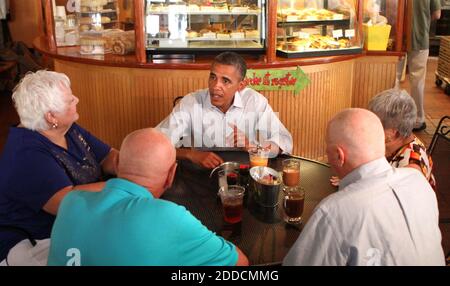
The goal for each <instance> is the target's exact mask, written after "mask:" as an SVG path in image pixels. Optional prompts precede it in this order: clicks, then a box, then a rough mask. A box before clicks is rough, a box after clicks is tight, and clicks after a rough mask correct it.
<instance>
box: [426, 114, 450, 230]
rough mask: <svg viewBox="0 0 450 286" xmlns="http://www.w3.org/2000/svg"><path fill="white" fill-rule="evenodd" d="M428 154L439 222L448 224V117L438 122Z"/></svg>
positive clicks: (449, 205) (449, 140) (449, 157)
mask: <svg viewBox="0 0 450 286" xmlns="http://www.w3.org/2000/svg"><path fill="white" fill-rule="evenodd" d="M428 152H429V153H430V155H431V157H432V159H433V174H434V177H435V179H436V195H437V197H438V201H439V205H440V209H439V212H440V220H441V221H442V220H446V221H447V220H448V222H450V116H444V117H442V118H441V120H440V121H439V124H438V126H437V128H436V131H435V132H434V135H433V139H432V140H431V144H430V147H429V148H428Z"/></svg>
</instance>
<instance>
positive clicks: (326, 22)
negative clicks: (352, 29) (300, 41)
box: [277, 18, 350, 27]
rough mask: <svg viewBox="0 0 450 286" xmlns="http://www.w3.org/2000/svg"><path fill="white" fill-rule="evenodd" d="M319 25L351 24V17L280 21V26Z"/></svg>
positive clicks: (278, 24)
mask: <svg viewBox="0 0 450 286" xmlns="http://www.w3.org/2000/svg"><path fill="white" fill-rule="evenodd" d="M319 25H328V26H332V25H335V26H337V25H342V26H349V25H350V19H348V18H347V19H341V20H299V21H287V22H278V23H277V26H278V27H293V26H295V27H298V26H319Z"/></svg>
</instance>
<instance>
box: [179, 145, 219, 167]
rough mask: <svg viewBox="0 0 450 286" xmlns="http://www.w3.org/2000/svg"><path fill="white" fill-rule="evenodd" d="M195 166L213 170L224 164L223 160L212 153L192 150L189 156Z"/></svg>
mask: <svg viewBox="0 0 450 286" xmlns="http://www.w3.org/2000/svg"><path fill="white" fill-rule="evenodd" d="M187 158H188V159H189V160H191V161H192V162H193V163H194V164H197V165H200V166H202V167H203V168H207V169H213V168H215V167H217V166H219V165H220V164H222V163H223V160H222V158H220V157H219V156H218V155H217V154H215V153H212V152H201V151H197V150H191V151H190V152H189V154H188V156H187Z"/></svg>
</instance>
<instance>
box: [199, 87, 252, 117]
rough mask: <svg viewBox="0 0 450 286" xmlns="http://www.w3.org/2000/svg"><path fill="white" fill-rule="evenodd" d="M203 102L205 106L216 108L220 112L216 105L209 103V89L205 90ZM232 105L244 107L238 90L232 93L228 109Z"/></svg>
mask: <svg viewBox="0 0 450 286" xmlns="http://www.w3.org/2000/svg"><path fill="white" fill-rule="evenodd" d="M205 103H206V107H208V108H212V109H216V110H219V111H220V112H222V111H221V110H220V109H219V108H217V107H216V106H214V105H213V104H212V103H211V96H210V95H209V90H206V99H205ZM233 107H236V108H244V104H243V103H242V97H241V93H240V92H239V91H236V93H235V94H234V99H233V103H232V104H231V106H230V108H229V109H228V110H231V109H232V108H233Z"/></svg>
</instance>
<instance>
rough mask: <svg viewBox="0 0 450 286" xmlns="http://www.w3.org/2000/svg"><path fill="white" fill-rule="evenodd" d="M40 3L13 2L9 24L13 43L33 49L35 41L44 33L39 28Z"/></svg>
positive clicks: (25, 0)
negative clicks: (21, 43) (19, 43)
mask: <svg viewBox="0 0 450 286" xmlns="http://www.w3.org/2000/svg"><path fill="white" fill-rule="evenodd" d="M39 4H40V3H39V1H36V0H11V1H10V11H11V21H9V22H8V26H9V30H10V32H11V37H12V39H13V41H16V42H18V41H21V42H24V43H25V44H26V45H27V46H28V47H32V44H33V40H34V39H35V38H36V37H38V36H39V35H40V34H42V33H43V31H42V30H41V29H40V27H39V15H40V14H39V13H40V11H39V9H40V8H41V7H39Z"/></svg>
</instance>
